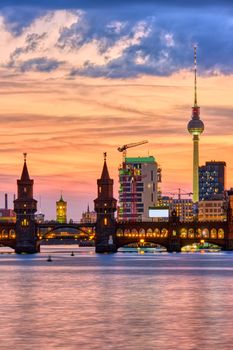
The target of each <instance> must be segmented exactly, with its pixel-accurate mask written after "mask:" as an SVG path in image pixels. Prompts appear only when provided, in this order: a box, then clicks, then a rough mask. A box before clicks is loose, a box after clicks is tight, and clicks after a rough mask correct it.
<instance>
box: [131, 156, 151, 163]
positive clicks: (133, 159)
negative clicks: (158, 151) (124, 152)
mask: <svg viewBox="0 0 233 350" xmlns="http://www.w3.org/2000/svg"><path fill="white" fill-rule="evenodd" d="M125 162H126V163H154V162H155V157H153V156H149V157H130V158H128V157H126V158H125Z"/></svg>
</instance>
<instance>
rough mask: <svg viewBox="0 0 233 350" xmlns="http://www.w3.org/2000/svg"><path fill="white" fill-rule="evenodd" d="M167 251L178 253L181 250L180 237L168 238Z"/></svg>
mask: <svg viewBox="0 0 233 350" xmlns="http://www.w3.org/2000/svg"><path fill="white" fill-rule="evenodd" d="M167 251H168V252H169V253H173V252H176V253H180V252H181V244H180V239H178V238H176V239H172V238H171V239H169V242H168V246H167Z"/></svg>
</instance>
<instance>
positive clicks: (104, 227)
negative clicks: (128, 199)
mask: <svg viewBox="0 0 233 350" xmlns="http://www.w3.org/2000/svg"><path fill="white" fill-rule="evenodd" d="M33 185H34V181H33V180H32V179H30V177H29V172H28V167H27V161H26V155H25V156H24V164H23V171H22V175H21V178H20V179H19V180H17V187H18V194H17V199H15V200H14V211H15V213H16V222H15V223H12V222H1V223H0V245H2V246H8V247H11V248H13V249H14V250H15V252H16V253H18V254H23V253H28V254H32V253H37V252H39V251H40V245H41V244H42V243H43V241H44V240H48V239H49V237H50V236H51V232H54V233H55V232H56V231H59V230H60V229H62V228H66V229H76V230H77V232H79V234H81V233H86V232H87V229H89V228H92V229H94V230H95V250H96V253H115V252H117V250H118V248H120V247H123V246H125V245H128V244H131V243H139V244H140V242H142V241H143V242H148V243H154V244H158V245H161V246H163V247H165V248H167V251H168V252H180V251H181V248H182V247H184V246H187V245H191V244H193V243H197V242H200V241H202V240H205V241H206V242H208V243H210V244H215V245H218V246H219V247H221V248H222V249H223V250H233V198H230V201H229V205H228V209H227V221H225V222H224V221H221V222H220V221H219V222H217V221H215V222H198V221H193V222H180V221H179V217H178V216H177V215H176V212H173V213H172V214H171V216H170V218H169V221H167V222H119V221H116V219H115V215H114V214H115V212H116V209H117V201H116V199H115V198H114V197H113V180H112V179H111V178H110V176H109V172H108V167H107V162H106V157H105V158H104V165H103V170H102V174H101V177H100V179H99V180H97V198H96V199H95V200H94V205H95V211H96V213H97V220H96V223H94V224H83V223H72V224H59V223H56V222H53V221H51V222H46V223H42V224H41V223H37V222H36V219H35V213H36V211H37V201H36V200H35V199H34V198H33ZM74 235H76V237H77V233H76V234H74Z"/></svg>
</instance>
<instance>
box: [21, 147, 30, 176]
mask: <svg viewBox="0 0 233 350" xmlns="http://www.w3.org/2000/svg"><path fill="white" fill-rule="evenodd" d="M23 157H24V164H23V171H22V175H21V181H28V180H30V177H29V173H28V168H27V153H24V154H23Z"/></svg>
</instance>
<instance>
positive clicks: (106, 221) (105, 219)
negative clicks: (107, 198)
mask: <svg viewBox="0 0 233 350" xmlns="http://www.w3.org/2000/svg"><path fill="white" fill-rule="evenodd" d="M107 224H108V219H107V218H104V225H105V226H107Z"/></svg>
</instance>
